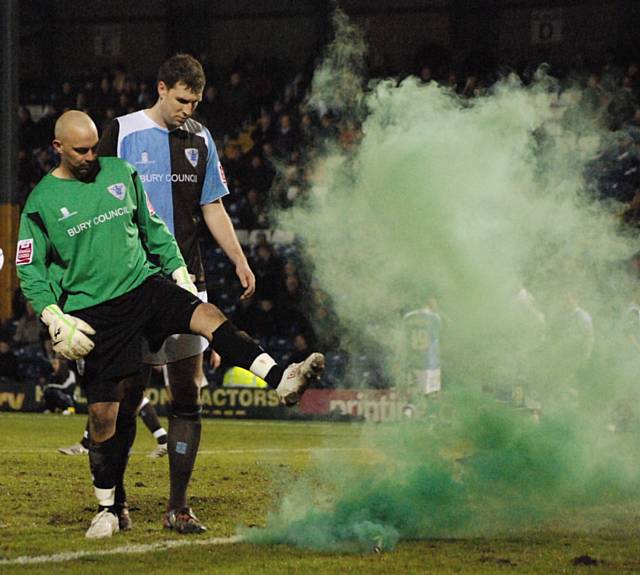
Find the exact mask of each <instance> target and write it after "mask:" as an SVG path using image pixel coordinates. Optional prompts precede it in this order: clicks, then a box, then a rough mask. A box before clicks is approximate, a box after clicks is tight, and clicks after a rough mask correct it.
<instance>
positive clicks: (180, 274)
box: [171, 266, 198, 295]
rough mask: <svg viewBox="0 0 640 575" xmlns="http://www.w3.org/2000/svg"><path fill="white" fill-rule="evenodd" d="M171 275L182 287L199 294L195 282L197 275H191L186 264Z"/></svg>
mask: <svg viewBox="0 0 640 575" xmlns="http://www.w3.org/2000/svg"><path fill="white" fill-rule="evenodd" d="M171 277H172V278H173V280H174V281H175V282H176V283H177V284H178V285H179V286H180V287H181V288H182V289H186V290H187V291H188V292H191V293H192V294H194V295H198V288H196V284H194V283H193V280H194V279H195V276H192V275H190V274H189V270H188V269H187V268H186V267H185V266H182V267H180V268H178V269H177V270H174V271H173V273H172V274H171Z"/></svg>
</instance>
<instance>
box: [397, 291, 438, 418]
mask: <svg viewBox="0 0 640 575" xmlns="http://www.w3.org/2000/svg"><path fill="white" fill-rule="evenodd" d="M436 306H437V304H436V302H435V300H433V299H430V300H429V303H428V304H427V305H425V306H423V307H421V308H419V309H416V310H413V311H410V312H409V313H407V314H405V315H404V317H403V318H402V322H403V331H404V338H405V351H406V357H407V361H406V368H407V369H408V374H407V377H408V380H409V381H408V388H409V393H410V396H411V397H412V401H411V403H410V404H409V405H408V406H407V407H406V408H405V414H406V415H409V416H410V415H412V414H413V412H414V411H415V409H416V407H415V405H414V403H422V401H423V400H424V398H425V397H427V396H428V395H431V394H434V393H437V392H438V391H440V388H441V386H442V381H441V378H442V375H441V367H440V330H441V328H442V318H441V317H440V314H439V313H438V312H437V311H436Z"/></svg>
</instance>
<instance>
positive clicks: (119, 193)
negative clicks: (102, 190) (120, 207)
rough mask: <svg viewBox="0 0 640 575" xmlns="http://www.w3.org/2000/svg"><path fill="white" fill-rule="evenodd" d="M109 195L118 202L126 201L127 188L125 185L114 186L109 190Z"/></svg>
mask: <svg viewBox="0 0 640 575" xmlns="http://www.w3.org/2000/svg"><path fill="white" fill-rule="evenodd" d="M107 190H109V193H110V194H111V195H112V196H113V197H114V198H117V199H118V200H124V195H125V193H126V192H127V186H125V185H124V184H123V183H118V184H113V185H112V186H109V187H108V188H107Z"/></svg>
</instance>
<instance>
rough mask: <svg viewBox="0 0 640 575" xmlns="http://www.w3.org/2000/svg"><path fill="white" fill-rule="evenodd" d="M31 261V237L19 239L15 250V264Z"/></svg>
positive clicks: (24, 263)
mask: <svg viewBox="0 0 640 575" xmlns="http://www.w3.org/2000/svg"><path fill="white" fill-rule="evenodd" d="M32 261H33V238H29V239H27V240H20V241H19V242H18V249H17V251H16V265H17V266H24V265H27V264H30V263H31V262H32Z"/></svg>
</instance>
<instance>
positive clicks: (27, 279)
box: [17, 266, 57, 316]
mask: <svg viewBox="0 0 640 575" xmlns="http://www.w3.org/2000/svg"><path fill="white" fill-rule="evenodd" d="M17 272H18V279H19V280H20V289H22V293H23V294H24V296H25V297H26V298H27V299H28V300H29V302H30V303H31V305H32V306H33V309H34V310H35V312H36V314H37V315H38V316H40V314H41V313H42V310H43V309H44V308H46V307H47V306H48V305H51V304H54V303H57V301H56V297H55V295H54V294H53V292H52V291H51V288H50V287H49V282H48V281H47V279H46V277H44V276H42V275H41V274H39V273H38V271H37V270H36V269H35V268H30V269H26V266H25V267H23V266H17Z"/></svg>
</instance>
